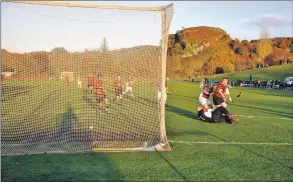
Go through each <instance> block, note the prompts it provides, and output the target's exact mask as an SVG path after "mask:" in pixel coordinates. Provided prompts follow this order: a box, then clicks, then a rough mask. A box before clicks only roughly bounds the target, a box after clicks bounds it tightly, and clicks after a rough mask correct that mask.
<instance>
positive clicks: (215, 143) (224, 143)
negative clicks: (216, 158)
mask: <svg viewBox="0 0 293 182" xmlns="http://www.w3.org/2000/svg"><path fill="white" fill-rule="evenodd" d="M168 142H170V143H184V144H212V145H272V146H280V145H285V146H293V144H292V143H251V142H248V143H246V142H184V141H173V140H168Z"/></svg>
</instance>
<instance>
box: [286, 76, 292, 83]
mask: <svg viewBox="0 0 293 182" xmlns="http://www.w3.org/2000/svg"><path fill="white" fill-rule="evenodd" d="M285 83H286V85H293V77H287V78H286V79H285Z"/></svg>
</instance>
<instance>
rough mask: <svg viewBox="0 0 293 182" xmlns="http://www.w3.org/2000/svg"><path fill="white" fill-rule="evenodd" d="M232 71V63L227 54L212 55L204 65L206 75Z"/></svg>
mask: <svg viewBox="0 0 293 182" xmlns="http://www.w3.org/2000/svg"><path fill="white" fill-rule="evenodd" d="M232 71H234V65H233V64H232V63H231V62H230V60H229V57H228V56H227V55H223V54H219V55H214V56H212V57H211V58H210V59H209V61H208V62H207V63H206V64H205V65H204V73H205V74H207V75H212V74H217V73H227V72H232Z"/></svg>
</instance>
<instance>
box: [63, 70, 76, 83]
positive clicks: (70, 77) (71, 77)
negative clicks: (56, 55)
mask: <svg viewBox="0 0 293 182" xmlns="http://www.w3.org/2000/svg"><path fill="white" fill-rule="evenodd" d="M60 78H61V79H62V80H66V78H68V79H69V81H73V80H74V79H73V72H61V77H60Z"/></svg>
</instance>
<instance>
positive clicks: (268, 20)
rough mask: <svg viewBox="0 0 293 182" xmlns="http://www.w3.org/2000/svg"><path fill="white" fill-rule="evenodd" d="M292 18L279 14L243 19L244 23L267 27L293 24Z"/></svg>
mask: <svg viewBox="0 0 293 182" xmlns="http://www.w3.org/2000/svg"><path fill="white" fill-rule="evenodd" d="M292 21H293V20H292V18H288V17H283V16H279V15H265V16H261V17H257V18H250V19H244V20H242V23H243V24H244V25H246V26H247V25H248V26H255V27H265V28H282V27H286V26H292Z"/></svg>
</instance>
